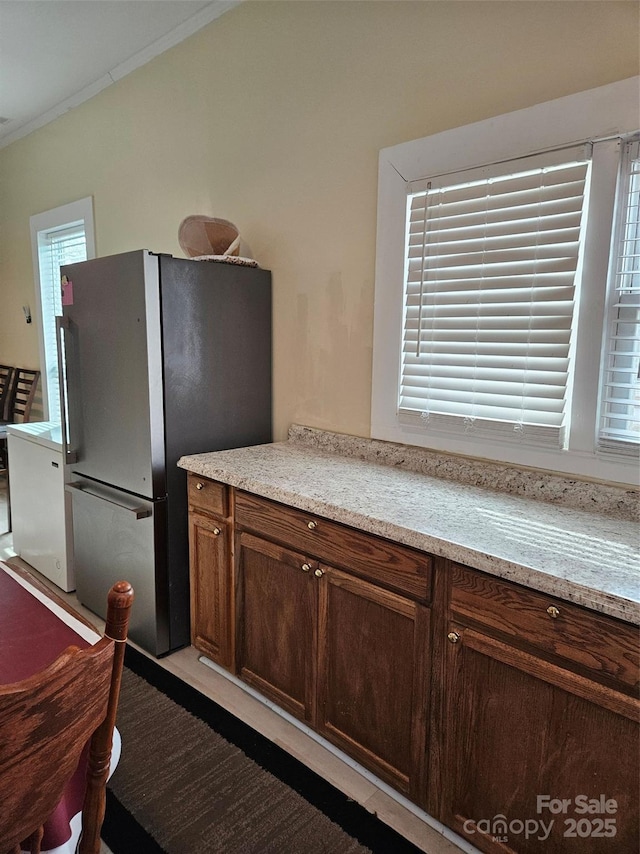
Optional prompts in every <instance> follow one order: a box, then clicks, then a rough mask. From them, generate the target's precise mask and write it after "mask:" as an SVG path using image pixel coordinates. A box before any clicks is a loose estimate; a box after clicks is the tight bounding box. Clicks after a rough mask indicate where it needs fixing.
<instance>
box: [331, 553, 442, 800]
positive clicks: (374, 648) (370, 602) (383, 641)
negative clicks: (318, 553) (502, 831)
mask: <svg viewBox="0 0 640 854" xmlns="http://www.w3.org/2000/svg"><path fill="white" fill-rule="evenodd" d="M321 570H322V571H324V575H323V577H322V578H321V579H319V581H320V583H319V584H318V589H319V594H320V609H319V615H320V617H319V639H318V640H319V665H318V680H319V702H318V731H319V732H320V733H322V734H323V735H324V736H325V737H326V738H327V739H329V740H330V741H332V742H333V743H334V744H336V745H337V746H338V747H340V748H341V749H342V750H344V751H345V752H346V753H348V754H349V755H350V756H353V757H354V758H355V759H356V760H357V761H358V762H360V763H361V764H362V765H364V766H366V767H367V768H369V769H370V770H372V771H373V772H374V773H375V774H376V775H377V776H379V777H380V778H381V779H383V780H385V781H386V782H387V783H389V784H390V785H392V786H394V787H395V788H396V789H398V790H399V791H401V792H403V793H404V794H406V795H408V796H410V797H412V799H413V800H415V801H417V802H418V803H424V800H425V797H426V785H425V781H424V767H425V740H426V721H427V705H428V696H427V694H428V661H427V652H428V649H429V611H428V609H427V608H426V607H424V606H423V605H419V604H417V603H416V602H413V601H411V600H410V599H406V598H405V597H403V596H400V595H398V594H395V593H390V592H388V591H386V590H384V589H382V588H380V587H377V586H375V585H373V584H371V583H369V582H367V581H363V580H361V579H358V578H355V577H353V576H350V575H347V574H345V573H343V572H340V571H338V570H336V569H332V568H330V567H324V566H323V567H321Z"/></svg>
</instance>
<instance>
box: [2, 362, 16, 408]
mask: <svg viewBox="0 0 640 854" xmlns="http://www.w3.org/2000/svg"><path fill="white" fill-rule="evenodd" d="M14 371H15V368H13V367H12V366H11V365H0V421H7V420H8V418H9V400H10V398H11V392H12V390H13V375H14Z"/></svg>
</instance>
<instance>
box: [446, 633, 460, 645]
mask: <svg viewBox="0 0 640 854" xmlns="http://www.w3.org/2000/svg"><path fill="white" fill-rule="evenodd" d="M447 640H449V641H450V642H451V643H458V641H459V640H460V635H459V634H458V632H449V634H448V635H447Z"/></svg>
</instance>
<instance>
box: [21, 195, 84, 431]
mask: <svg viewBox="0 0 640 854" xmlns="http://www.w3.org/2000/svg"><path fill="white" fill-rule="evenodd" d="M31 245H32V252H33V266H34V273H35V286H36V301H37V306H38V308H37V313H38V318H39V323H40V330H39V333H40V363H41V365H42V387H43V395H42V396H43V409H44V417H45V419H46V420H48V421H53V422H55V423H60V391H59V389H60V385H59V374H58V356H57V334H56V317H57V316H61V315H62V298H61V288H60V267H61V266H62V265H64V264H72V263H75V262H76V261H84V260H86V259H87V258H93V257H94V256H95V245H94V234H93V207H92V200H91V198H86V199H81V200H80V201H78V202H72V203H71V204H68V205H63V206H62V207H59V208H55V209H54V210H51V211H46V212H45V213H42V214H37V215H36V216H32V217H31Z"/></svg>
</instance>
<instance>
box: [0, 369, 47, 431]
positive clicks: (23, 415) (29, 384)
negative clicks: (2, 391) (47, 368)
mask: <svg viewBox="0 0 640 854" xmlns="http://www.w3.org/2000/svg"><path fill="white" fill-rule="evenodd" d="M39 379H40V371H32V370H31V369H30V368H15V369H14V373H13V381H12V384H11V389H10V392H9V399H8V401H7V419H6V420H7V421H8V422H9V423H10V424H26V423H27V422H28V421H29V417H30V415H31V407H32V405H33V400H34V398H35V396H36V389H37V388H38V380H39Z"/></svg>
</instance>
